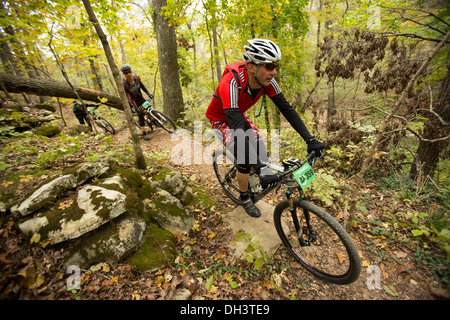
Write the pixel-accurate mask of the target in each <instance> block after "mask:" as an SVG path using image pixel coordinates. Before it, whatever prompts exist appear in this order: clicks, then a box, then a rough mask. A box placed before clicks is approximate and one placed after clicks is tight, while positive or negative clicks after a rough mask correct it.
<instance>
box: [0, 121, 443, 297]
mask: <svg viewBox="0 0 450 320" xmlns="http://www.w3.org/2000/svg"><path fill="white" fill-rule="evenodd" d="M121 125H122V127H119V128H117V131H118V132H117V134H115V135H113V136H112V138H113V141H114V143H115V144H117V145H121V146H123V144H124V143H125V144H127V143H131V141H130V137H129V134H128V130H127V129H126V128H125V123H122V124H121ZM116 127H117V125H116ZM141 142H142V143H141V146H142V148H143V151H144V152H145V153H148V154H152V155H153V156H154V157H156V158H158V159H159V161H160V163H161V164H163V165H164V166H166V167H168V168H169V169H172V170H176V171H180V172H181V173H183V175H185V176H186V177H189V183H190V184H191V185H192V186H193V187H194V189H195V190H202V194H203V195H204V197H205V198H204V201H200V202H199V203H197V204H196V205H195V207H193V208H190V210H191V211H192V212H193V213H194V214H195V216H196V221H197V223H198V225H197V227H196V228H195V230H192V231H191V232H190V233H189V234H188V235H186V236H179V235H177V240H178V244H177V246H178V248H177V249H178V253H179V257H178V258H177V260H176V264H175V265H174V266H166V267H165V268H161V269H159V270H155V271H147V272H139V271H137V270H135V269H134V267H132V266H131V265H130V264H128V263H126V262H124V263H118V264H109V263H100V264H98V265H96V266H94V267H91V268H90V269H89V270H82V274H81V276H82V286H81V288H79V289H74V290H68V288H67V285H66V280H67V277H68V276H69V274H68V273H67V272H66V270H65V269H64V267H63V255H62V252H60V251H58V249H57V248H45V250H43V249H42V248H40V247H38V246H36V245H31V244H30V243H29V242H27V241H25V240H24V239H22V238H21V237H20V236H19V234H18V232H17V231H16V230H15V229H14V226H13V224H12V223H11V222H9V221H8V220H7V219H3V220H2V225H1V227H0V244H1V251H0V267H1V270H2V271H1V276H2V279H0V294H1V299H10V298H13V299H67V300H71V299H82V300H109V299H111V300H116V299H130V300H144V299H149V300H173V299H177V300H178V299H192V300H224V299H233V300H241V299H244V300H289V299H295V300H436V299H443V296H445V290H443V289H441V288H439V284H438V283H437V282H436V281H435V279H434V278H433V277H432V276H431V275H430V273H429V272H428V271H427V267H426V266H424V265H422V264H420V263H418V262H417V260H416V259H415V257H414V254H413V252H412V248H411V247H408V246H404V245H402V244H401V243H399V242H397V241H395V240H390V239H386V238H383V237H375V236H373V235H372V234H370V233H368V232H366V231H365V230H364V228H363V227H362V226H360V227H358V228H356V229H355V230H354V231H353V232H352V234H351V236H352V238H353V240H354V241H355V243H356V245H357V247H358V250H359V252H360V256H361V261H362V265H363V268H362V271H361V275H360V277H359V279H358V280H357V281H356V282H354V283H352V284H350V285H344V286H338V285H333V284H329V283H326V282H323V281H321V280H319V279H317V278H315V277H314V276H313V275H311V274H310V273H308V272H307V271H306V270H305V269H303V268H302V267H301V266H300V265H299V264H298V263H295V262H294V261H293V259H292V258H291V257H290V256H289V255H288V252H287V251H286V250H284V248H280V249H278V251H277V252H276V253H275V254H274V255H273V257H272V259H271V260H270V261H269V262H267V263H266V264H264V265H263V267H262V268H261V269H260V270H255V268H254V266H253V265H252V264H251V263H249V262H247V261H241V260H236V259H235V258H234V256H233V254H232V249H231V247H230V244H231V243H233V242H234V241H236V235H235V234H233V233H232V232H231V231H230V229H229V228H228V226H227V225H226V223H224V220H223V219H222V218H221V216H222V215H223V214H225V213H227V212H229V211H231V210H233V209H234V208H235V207H236V206H235V205H234V204H233V203H232V202H231V201H230V200H229V199H228V198H227V197H226V196H225V194H224V193H223V192H222V190H221V189H220V187H219V186H218V184H217V182H216V178H215V175H214V171H213V168H212V166H211V165H205V164H198V165H195V164H191V165H189V164H184V165H177V164H174V163H173V162H172V160H171V157H170V151H171V150H172V149H173V147H174V146H175V145H177V144H178V143H179V141H178V140H176V141H172V139H171V136H170V134H168V133H166V132H163V131H161V130H156V131H154V132H151V133H150V140H149V141H144V140H142V141H141ZM86 147H89V146H86ZM17 170H20V168H17ZM150 170H151V169H150ZM370 192H372V194H373V196H374V197H383V195H382V194H375V191H373V190H371V191H370ZM205 195H206V196H205ZM386 197H387V196H386ZM266 201H267V202H268V203H271V204H276V203H277V202H278V198H277V195H274V194H272V195H269V196H268V197H267V198H266ZM242 229H243V231H245V225H243V226H242ZM31 264H32V265H33V266H34V267H35V268H34V269H33V270H30V268H29V266H30V265H31ZM369 266H376V267H377V269H378V268H379V269H378V270H379V271H380V274H379V275H380V279H379V280H380V281H379V286H375V288H374V286H373V285H374V284H375V282H374V281H372V280H370V279H374V278H373V277H372V278H370V277H371V276H372V275H373V271H370V270H369ZM368 270H369V271H368ZM371 270H373V269H371ZM29 272H35V273H36V274H41V275H42V277H40V280H39V281H38V280H37V278H39V277H34V278H33V279H34V280H33V281H32V283H24V282H26V280H27V279H29V277H28V276H27V275H28V273H29ZM369 278H370V279H369ZM13 280H14V281H13ZM444 299H445V298H444Z"/></svg>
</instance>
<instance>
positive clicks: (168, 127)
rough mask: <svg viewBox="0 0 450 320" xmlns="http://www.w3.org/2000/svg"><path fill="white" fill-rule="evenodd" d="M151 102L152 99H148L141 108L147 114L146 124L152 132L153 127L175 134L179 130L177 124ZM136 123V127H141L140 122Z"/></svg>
mask: <svg viewBox="0 0 450 320" xmlns="http://www.w3.org/2000/svg"><path fill="white" fill-rule="evenodd" d="M150 101H151V99H150V98H148V99H147V100H146V101H145V102H144V103H143V104H142V106H141V107H142V108H143V109H144V112H145V113H144V120H145V124H146V125H148V126H149V127H150V129H151V130H152V131H153V126H155V127H156V128H162V129H164V130H165V131H167V132H169V133H172V132H174V131H175V130H176V129H177V127H176V125H175V123H174V122H173V121H172V120H171V119H170V118H169V117H168V116H167V115H165V114H164V113H162V112H161V111H158V110H156V109H155V108H154V107H153V105H152V104H151V102H150ZM135 123H136V126H138V127H139V122H138V121H137V120H135Z"/></svg>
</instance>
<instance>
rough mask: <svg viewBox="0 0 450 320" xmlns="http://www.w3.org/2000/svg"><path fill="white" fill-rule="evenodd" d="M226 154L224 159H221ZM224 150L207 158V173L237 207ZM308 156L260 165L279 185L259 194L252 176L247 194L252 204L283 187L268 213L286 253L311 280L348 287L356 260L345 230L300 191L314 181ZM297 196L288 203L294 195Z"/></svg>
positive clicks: (232, 168)
mask: <svg viewBox="0 0 450 320" xmlns="http://www.w3.org/2000/svg"><path fill="white" fill-rule="evenodd" d="M227 154H228V157H227ZM229 159H234V158H233V156H232V155H231V154H230V153H229V152H228V150H226V151H223V150H220V149H219V150H215V151H214V152H213V167H214V171H215V173H216V176H217V178H218V180H219V183H220V185H221V186H222V188H223V190H224V191H225V193H226V194H227V195H228V196H229V197H230V199H232V200H233V201H234V202H236V203H237V204H241V201H240V200H239V188H238V184H237V179H236V172H237V169H236V165H235V162H234V160H231V161H230V160H229ZM314 161H315V160H314V154H313V153H312V154H311V155H309V156H308V157H307V158H306V159H304V160H302V161H300V160H298V159H295V158H290V159H288V160H286V161H283V166H279V165H274V164H270V163H266V165H267V166H268V167H269V168H271V169H272V170H274V171H276V172H277V173H278V174H279V177H280V182H279V183H278V185H277V186H275V187H273V188H267V189H264V190H263V189H262V187H261V185H260V184H259V178H258V176H257V175H256V174H255V173H254V172H252V173H251V174H250V178H249V190H250V191H251V194H252V195H251V196H252V198H253V201H254V202H255V203H256V202H257V201H258V200H260V199H262V198H263V197H264V196H265V195H267V194H268V193H269V192H271V191H273V190H277V191H278V189H280V188H281V187H282V186H283V187H285V190H286V191H285V195H286V199H285V200H282V201H280V202H279V203H278V205H277V206H276V207H275V210H274V215H273V218H274V224H275V228H276V230H277V233H278V235H279V236H280V238H281V240H282V243H283V245H284V246H285V247H286V249H287V250H288V252H289V253H290V254H291V255H292V256H293V257H294V258H295V259H296V260H297V261H298V262H299V263H300V264H301V265H302V266H303V267H304V268H306V269H307V270H308V271H309V272H311V273H312V274H313V275H315V276H316V277H318V278H320V279H323V280H326V281H328V282H331V283H335V284H350V283H352V282H354V281H355V280H356V279H358V277H359V274H360V272H361V260H360V257H359V253H358V250H357V248H356V246H355V244H354V243H353V240H352V239H351V238H350V236H349V235H348V233H347V232H346V231H345V229H344V228H343V227H342V226H341V225H340V224H339V222H338V221H337V220H336V219H335V218H333V216H332V215H331V214H329V213H328V212H326V211H325V210H323V209H322V208H320V207H318V206H317V205H315V204H313V203H311V202H309V201H308V200H307V196H306V194H305V192H304V190H305V189H306V188H307V187H308V186H309V184H310V183H311V182H312V181H313V180H314V178H315V173H314V171H313V169H312V166H313V165H314ZM296 191H297V192H298V196H297V197H294V196H293V195H294V192H296Z"/></svg>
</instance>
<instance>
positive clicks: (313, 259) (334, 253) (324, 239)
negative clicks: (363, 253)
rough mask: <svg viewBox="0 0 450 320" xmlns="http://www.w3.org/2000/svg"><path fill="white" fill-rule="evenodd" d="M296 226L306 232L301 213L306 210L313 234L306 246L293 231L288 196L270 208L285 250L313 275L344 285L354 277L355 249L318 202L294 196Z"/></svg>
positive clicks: (357, 264)
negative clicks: (297, 222) (313, 239)
mask: <svg viewBox="0 0 450 320" xmlns="http://www.w3.org/2000/svg"><path fill="white" fill-rule="evenodd" d="M294 208H295V212H296V216H297V217H298V220H299V222H300V230H301V231H302V233H303V234H308V228H307V227H308V226H306V224H305V222H304V217H305V215H307V214H308V213H309V216H310V223H311V225H312V227H313V228H314V231H315V232H317V234H315V233H313V234H312V235H308V237H307V238H308V239H312V238H314V237H316V239H317V240H316V241H315V243H314V241H312V243H311V244H310V246H301V245H300V241H299V240H298V239H299V237H298V234H297V233H296V231H295V226H294V222H293V221H294V220H293V217H292V214H291V211H290V210H289V203H288V200H287V199H286V200H283V201H281V202H280V203H279V204H278V205H277V206H276V208H275V211H274V223H275V228H276V230H277V232H278V235H279V236H280V238H281V240H282V242H283V244H284V246H285V247H286V248H287V249H288V251H289V253H290V254H291V255H292V256H293V257H294V258H295V259H296V260H297V261H298V262H300V264H301V265H302V266H303V267H305V268H306V269H307V270H308V271H309V272H311V273H312V274H313V275H315V276H316V277H318V278H320V279H323V280H325V281H328V282H331V283H334V284H339V285H344V284H350V283H352V282H354V281H355V280H356V279H358V277H359V274H360V272H361V260H360V257H359V253H358V250H357V248H356V246H355V244H354V242H353V241H352V239H351V238H350V236H349V235H348V233H347V232H346V231H345V229H344V228H343V227H342V226H341V225H340V224H339V222H338V221H337V220H336V219H334V218H333V217H332V216H331V215H330V214H329V213H327V212H326V211H324V210H323V209H321V208H319V207H318V206H316V205H314V204H312V203H310V202H307V201H305V200H301V199H295V200H294Z"/></svg>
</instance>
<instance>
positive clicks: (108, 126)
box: [94, 116, 116, 134]
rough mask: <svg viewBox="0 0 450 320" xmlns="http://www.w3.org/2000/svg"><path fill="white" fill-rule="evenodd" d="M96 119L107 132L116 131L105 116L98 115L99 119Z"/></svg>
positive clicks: (99, 125) (112, 132)
mask: <svg viewBox="0 0 450 320" xmlns="http://www.w3.org/2000/svg"><path fill="white" fill-rule="evenodd" d="M94 121H95V124H96V125H97V127H99V128H102V129H103V130H105V132H109V133H111V134H115V133H116V130H115V129H114V127H113V126H112V125H111V124H110V123H109V122H108V121H107V120H106V119H105V118H102V117H99V116H97V119H95V120H94Z"/></svg>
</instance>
